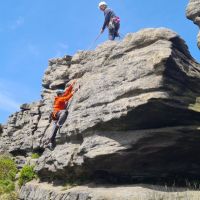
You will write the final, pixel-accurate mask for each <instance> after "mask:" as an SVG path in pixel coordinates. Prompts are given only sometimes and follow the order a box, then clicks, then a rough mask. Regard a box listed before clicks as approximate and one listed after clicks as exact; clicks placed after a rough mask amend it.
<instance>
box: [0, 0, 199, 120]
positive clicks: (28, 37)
mask: <svg viewBox="0 0 200 200" xmlns="http://www.w3.org/2000/svg"><path fill="white" fill-rule="evenodd" d="M188 1H189V0H107V3H108V4H109V6H110V7H111V8H112V9H113V10H114V11H115V12H116V14H117V15H119V16H120V18H121V30H120V33H122V34H123V35H126V34H127V33H130V32H136V31H138V30H140V29H143V28H149V27H167V28H170V29H172V30H174V31H175V32H177V33H178V34H179V35H180V36H181V37H182V38H183V39H184V40H185V41H186V43H187V45H188V46H189V49H190V52H191V54H192V56H193V57H194V58H196V60H199V55H200V53H199V50H198V48H197V45H196V43H197V42H196V37H197V33H198V28H197V26H195V25H193V23H192V22H191V21H189V20H187V19H186V17H185V9H186V6H187V4H188ZM99 2H100V1H99V0H79V1H77V0H73V1H72V0H71V1H70V0H56V1H54V0H34V1H33V0H32V1H31V0H17V1H15V0H6V1H1V2H0V55H1V56H0V70H1V71H0V123H5V122H6V120H7V118H8V116H9V115H10V114H12V113H13V112H15V111H17V110H19V105H20V104H22V103H25V102H26V103H30V102H33V101H36V100H39V99H40V93H41V81H42V77H43V74H44V71H45V70H46V68H47V66H48V59H50V58H53V57H62V56H64V55H66V54H68V55H73V54H74V53H75V52H76V51H78V50H85V49H88V48H89V47H90V46H91V44H92V42H93V41H94V40H95V38H96V36H97V35H98V33H99V31H100V28H101V26H102V23H103V13H101V12H100V11H99V10H98V8H97V7H98V6H97V5H98V3H99ZM106 39H107V33H106V32H105V33H104V34H103V35H102V36H101V38H99V40H98V41H97V42H96V44H95V45H94V46H93V48H95V46H96V45H97V44H100V43H102V42H103V41H105V40H106Z"/></svg>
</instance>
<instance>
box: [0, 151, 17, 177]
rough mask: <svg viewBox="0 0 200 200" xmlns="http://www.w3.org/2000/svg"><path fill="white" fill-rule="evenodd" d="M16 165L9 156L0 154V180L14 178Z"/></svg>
mask: <svg viewBox="0 0 200 200" xmlns="http://www.w3.org/2000/svg"><path fill="white" fill-rule="evenodd" d="M16 173H17V167H16V164H15V162H14V161H13V160H12V159H11V158H10V157H9V156H4V155H2V156H0V180H7V179H8V180H11V181H14V180H15V176H16Z"/></svg>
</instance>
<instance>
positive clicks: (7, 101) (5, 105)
mask: <svg viewBox="0 0 200 200" xmlns="http://www.w3.org/2000/svg"><path fill="white" fill-rule="evenodd" d="M19 106H20V104H19V103H18V102H16V101H15V100H13V99H12V97H10V96H7V95H6V94H0V110H3V111H8V112H13V111H16V110H19Z"/></svg>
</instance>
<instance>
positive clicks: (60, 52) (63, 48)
mask: <svg viewBox="0 0 200 200" xmlns="http://www.w3.org/2000/svg"><path fill="white" fill-rule="evenodd" d="M56 46H57V50H56V53H55V57H62V56H64V55H65V54H67V50H68V48H69V46H68V45H67V44H66V43H63V42H59V43H57V45H56Z"/></svg>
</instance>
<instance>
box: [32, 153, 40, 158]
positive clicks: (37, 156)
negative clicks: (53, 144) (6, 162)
mask: <svg viewBox="0 0 200 200" xmlns="http://www.w3.org/2000/svg"><path fill="white" fill-rule="evenodd" d="M39 157H40V155H39V154H38V153H33V154H32V155H31V158H32V159H38V158H39Z"/></svg>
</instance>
